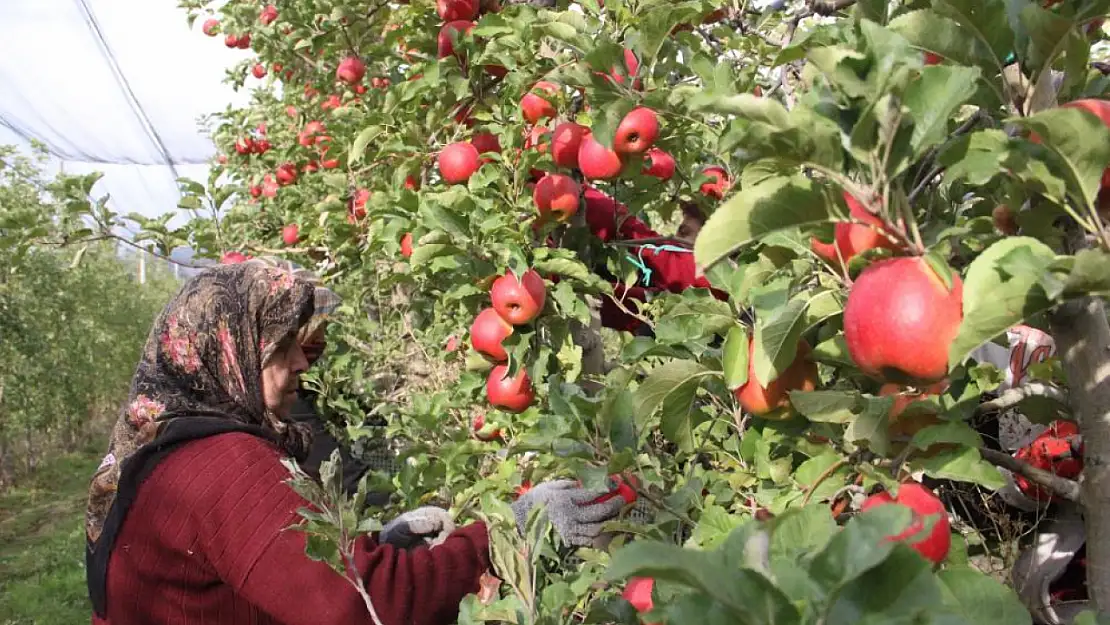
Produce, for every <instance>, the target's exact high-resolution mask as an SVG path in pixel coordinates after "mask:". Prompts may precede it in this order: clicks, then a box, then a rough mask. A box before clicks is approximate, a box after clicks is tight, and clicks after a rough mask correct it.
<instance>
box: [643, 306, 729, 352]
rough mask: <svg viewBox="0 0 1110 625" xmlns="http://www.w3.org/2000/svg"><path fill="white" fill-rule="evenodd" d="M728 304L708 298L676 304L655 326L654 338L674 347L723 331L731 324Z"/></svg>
mask: <svg viewBox="0 0 1110 625" xmlns="http://www.w3.org/2000/svg"><path fill="white" fill-rule="evenodd" d="M735 323H736V321H735V316H734V315H733V313H732V309H731V308H729V305H728V303H726V302H722V301H720V300H718V299H715V298H712V297H702V298H699V299H694V300H686V301H682V302H679V303H678V304H676V305H675V307H674V308H672V309H671V310H669V311H668V312H667V314H666V315H665V316H663V317H662V318H661V319H659V322H658V323H657V324H656V325H655V339H656V340H657V341H659V342H660V343H668V344H672V345H673V344H678V343H684V342H686V341H691V340H694V339H698V338H701V337H704V336H711V335H714V334H717V333H721V332H724V331H725V330H726V329H728V328H729V327H731V326H732V325H733V324H735Z"/></svg>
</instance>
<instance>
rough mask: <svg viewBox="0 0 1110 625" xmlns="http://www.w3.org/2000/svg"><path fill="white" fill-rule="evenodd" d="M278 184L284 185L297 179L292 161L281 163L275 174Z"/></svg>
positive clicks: (295, 167) (295, 168)
mask: <svg viewBox="0 0 1110 625" xmlns="http://www.w3.org/2000/svg"><path fill="white" fill-rule="evenodd" d="M275 176H276V178H277V182H278V184H280V185H281V186H283V187H284V186H286V185H290V184H293V183H294V182H296V181H297V166H296V165H294V164H293V163H282V164H281V165H279V166H278V168H277V173H276V174H275Z"/></svg>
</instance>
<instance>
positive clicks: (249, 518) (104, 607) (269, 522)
mask: <svg viewBox="0 0 1110 625" xmlns="http://www.w3.org/2000/svg"><path fill="white" fill-rule="evenodd" d="M314 298H315V289H314V287H313V285H312V284H310V283H309V282H307V281H305V280H303V279H301V278H298V277H296V276H295V275H294V274H292V273H290V272H288V271H284V270H282V269H279V268H275V267H269V266H265V265H264V264H261V263H252V262H245V263H237V264H231V265H219V266H216V267H212V268H210V269H208V270H205V271H204V272H202V273H200V274H198V275H196V276H194V277H193V278H192V279H190V280H189V281H188V282H186V283H185V284H184V285H183V286H182V288H181V290H180V291H179V292H178V293H177V295H176V296H174V298H173V299H172V300H171V301H170V303H169V304H168V305H167V306H166V308H165V310H164V311H163V313H162V314H161V315H160V316H159V318H158V319H157V320H156V321H155V324H154V328H153V330H152V332H151V335H150V338H149V340H148V342H147V345H146V348H145V349H144V351H143V354H142V357H141V360H140V362H139V365H138V368H137V369H136V372H135V376H134V378H133V380H132V385H131V396H130V398H129V401H128V404H127V406H126V407H125V408H124V409H123V411H122V413H121V415H120V418H119V420H118V421H117V423H116V425H115V427H114V428H113V430H112V434H111V438H110V441H109V446H108V454H107V455H106V456H105V458H104V460H103V462H102V463H101V465H100V467H99V468H98V469H97V471H96V473H95V474H94V476H93V478H92V483H91V484H90V488H89V498H88V509H87V512H86V527H85V532H86V539H87V542H86V563H87V567H86V570H87V581H88V589H89V596H90V598H91V600H92V604H93V608H94V613H95V614H94V618H93V622H94V623H103V624H111V625H128V624H138V623H168V624H173V623H212V624H225V623H226V624H227V625H232V624H239V623H244V622H250V623H260V624H265V623H284V624H286V625H297V624H303V625H309V624H328V623H336V624H339V623H367V622H370V619H369V618H367V606H366V604H365V603H364V601H363V599H362V597H361V596H360V595H359V593H358V592H356V590H355V589H354V588H353V587H352V586H351V585H349V584H348V583H347V581H346V580H344V579H343V577H341V576H339V575H337V574H336V573H335V572H334V571H333V570H332V569H331V568H330V567H329V566H328V565H327V564H325V563H323V562H316V561H312V560H309V559H308V557H307V556H306V555H305V547H306V540H307V537H306V534H305V533H303V532H297V531H289V530H288V528H290V527H291V526H294V525H296V524H297V523H298V522H299V521H300V520H301V516H300V513H299V510H301V509H305V508H311V504H310V503H309V502H308V501H306V500H305V499H304V498H302V497H301V496H300V495H299V494H297V492H296V491H294V490H293V489H292V488H291V487H290V486H289V485H288V484H287V483H286V481H287V478H288V477H289V474H288V471H287V470H286V469H285V468H284V466H283V465H282V462H281V461H282V459H283V458H285V457H292V458H295V459H297V460H298V461H304V460H305V458H306V457H307V455H308V453H309V451H310V449H311V442H312V441H311V432H310V430H309V428H307V427H306V426H304V425H303V424H299V423H295V422H293V421H292V420H291V419H290V409H291V407H292V405H293V402H294V401H295V399H296V393H297V389H298V387H299V381H300V375H301V374H302V373H303V372H304V371H305V370H306V369H307V368H308V360H307V358H306V356H305V353H304V350H303V348H302V347H301V343H300V341H298V340H297V336H298V333H299V332H300V331H301V330H302V329H303V328H305V327H306V325H307V324H308V323H309V322H310V320H311V319H312V316H313V312H314V310H315V303H314ZM602 495H604V493H601V492H592V491H589V490H586V489H583V488H580V487H579V486H577V485H576V484H575V483H573V482H568V481H563V482H550V483H546V484H541V485H539V486H537V487H536V488H534V489H532V490H531V491H529V492H528V493H527V494H526V495H524V496H523V497H521V498H520V499H518V500H517V501H516V502H514V503H513V504H512V506H513V511H514V513H515V515H516V517H517V519H518V520H520V519H526V518H527V517H528V513H529V510H530V509H531V508H532V507H534V506H535V505H537V504H541V505H544V506H546V513H547V516H548V518H549V519H550V520H551V522H552V525H553V526H554V528H555V530H556V532H558V533H559V535H560V536H561V537H562V538H563V540H564V541H566V542H567V543H569V544H571V545H587V544H589V543H590V542H591V541H592V540H593V539H594V538H596V536H597V535H598V534H599V533H600V527H601V524H602V523H604V522H605V521H607V520H609V519H611V518H613V517H615V516H616V515H617V514H618V513H619V511H620V509H621V508H622V507H623V506H624V501H623V500H622V499H621V498H619V497H618V498H613V499H611V500H608V501H598V502H596V503H594V502H595V500H597V499H598V498H599V497H601V496H602ZM427 539H435V541H436V542H437V543H438V545H437V546H436V548H434V549H431V548H429V546H427V545H426V544H424V543H425V542H426V540H427ZM355 545H356V546H355V554H354V558H353V560H354V561H353V563H352V568H353V572H354V573H355V574H357V576H358V577H359V578H361V581H362V583H363V584H364V586H365V589H366V591H367V592H368V593H369V596H370V597H371V600H372V602H373V604H374V608H375V611H376V612H377V614H378V617H379V620H380V621H381V623H384V624H385V625H400V624H402V623H404V624H406V625H408V624H412V625H438V624H444V625H446V624H447V623H453V622H455V620H456V619H457V618H458V613H459V602H460V601H461V600H462V599H463V597H465V596H466V595H468V594H470V593H473V592H477V591H478V589H479V579H480V578H481V576H482V575H483V574H485V573H486V571H488V569H489V567H490V556H489V536H488V532H487V529H486V527H485V526H484V525H483V524H482V523H472V524H470V525H467V526H465V527H461V528H458V529H456V528H455V525H454V522H453V521H452V519H451V516H450V515H449V514H448V513H447V511H445V510H441V509H438V508H419V509H417V510H414V511H411V512H408V513H405V514H402V515H401V516H399V517H397V518H395V519H393V520H392V521H391V522H389V523H388V524H386V525H385V527H384V528H383V530H382V531H381V532H378V533H373V534H367V535H364V536H362V537H360V538H359V539H358V540H357V542H356V544H355Z"/></svg>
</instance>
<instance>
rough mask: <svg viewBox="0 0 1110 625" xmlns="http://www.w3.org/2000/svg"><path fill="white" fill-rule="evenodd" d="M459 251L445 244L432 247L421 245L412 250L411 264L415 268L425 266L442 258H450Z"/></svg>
mask: <svg viewBox="0 0 1110 625" xmlns="http://www.w3.org/2000/svg"><path fill="white" fill-rule="evenodd" d="M458 252H459V249H458V248H456V247H455V246H454V245H446V244H443V243H432V244H430V245H420V246H417V247H416V248H413V250H412V257H410V258H409V264H410V265H412V266H413V267H419V266H421V265H424V264H426V263H428V262H430V261H431V260H433V259H435V258H439V257H441V256H450V255H451V254H456V253H458Z"/></svg>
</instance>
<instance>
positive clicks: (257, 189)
mask: <svg viewBox="0 0 1110 625" xmlns="http://www.w3.org/2000/svg"><path fill="white" fill-rule="evenodd" d="M248 191H250V194H251V197H253V198H259V197H262V187H261V186H259V185H256V184H253V185H251V186H250V189H248Z"/></svg>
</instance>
